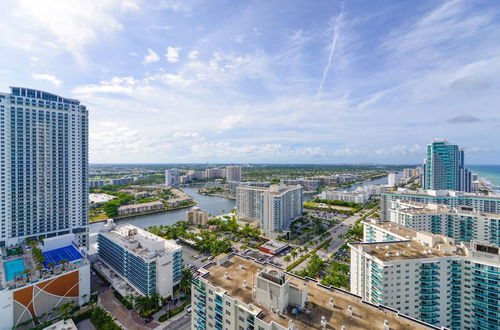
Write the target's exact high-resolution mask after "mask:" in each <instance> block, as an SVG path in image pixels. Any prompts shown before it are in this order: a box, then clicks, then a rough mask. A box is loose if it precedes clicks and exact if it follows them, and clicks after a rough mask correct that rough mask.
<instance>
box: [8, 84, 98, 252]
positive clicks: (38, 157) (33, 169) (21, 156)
mask: <svg viewBox="0 0 500 330" xmlns="http://www.w3.org/2000/svg"><path fill="white" fill-rule="evenodd" d="M10 89H11V92H10V93H0V122H1V123H0V126H1V132H0V149H1V150H2V152H1V154H0V164H1V166H0V177H1V179H0V181H1V188H0V213H1V218H0V246H10V245H13V244H18V243H20V242H22V241H23V240H24V239H25V238H27V237H39V236H42V237H53V236H58V235H65V234H69V233H72V234H75V235H76V240H77V242H78V244H79V245H87V244H88V111H87V108H86V107H85V106H84V105H82V104H80V102H79V101H77V100H73V99H69V98H64V97H61V96H58V95H54V94H50V93H47V92H43V91H40V90H34V89H28V88H20V87H11V88H10Z"/></svg>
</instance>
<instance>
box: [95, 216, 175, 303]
mask: <svg viewBox="0 0 500 330" xmlns="http://www.w3.org/2000/svg"><path fill="white" fill-rule="evenodd" d="M97 249H98V253H99V260H101V261H102V262H104V263H105V264H106V265H107V266H108V267H111V268H112V269H113V270H114V271H115V272H116V273H117V274H118V275H119V276H120V277H121V278H122V279H123V280H124V281H125V282H126V283H127V284H129V285H130V286H131V287H132V288H133V289H135V291H136V292H137V293H139V294H141V295H151V294H152V293H154V292H156V293H158V294H159V295H160V296H162V297H170V296H173V294H174V286H176V285H178V284H179V283H180V281H181V277H182V269H183V266H182V264H183V260H182V247H181V246H180V245H177V244H176V243H175V242H174V241H170V240H165V239H163V238H161V237H159V236H156V235H154V234H151V233H150V232H147V231H145V230H144V229H142V228H139V227H137V226H134V225H131V224H124V225H115V224H114V222H113V221H112V220H109V221H108V223H107V224H106V225H104V226H103V227H102V229H101V231H100V232H99V238H98V248H97ZM111 282H112V283H113V284H114V283H116V281H115V282H113V281H111Z"/></svg>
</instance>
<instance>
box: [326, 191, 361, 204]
mask: <svg viewBox="0 0 500 330" xmlns="http://www.w3.org/2000/svg"><path fill="white" fill-rule="evenodd" d="M319 197H320V198H321V199H328V200H332V201H344V202H347V203H351V202H354V203H360V204H363V203H366V202H367V201H368V199H369V198H370V195H369V194H368V193H367V192H365V191H341V190H327V191H323V192H321V194H319Z"/></svg>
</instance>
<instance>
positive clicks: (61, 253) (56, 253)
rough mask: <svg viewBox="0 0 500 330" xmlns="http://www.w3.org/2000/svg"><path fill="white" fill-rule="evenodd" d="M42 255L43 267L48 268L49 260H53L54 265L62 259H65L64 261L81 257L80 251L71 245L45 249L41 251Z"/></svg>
mask: <svg viewBox="0 0 500 330" xmlns="http://www.w3.org/2000/svg"><path fill="white" fill-rule="evenodd" d="M43 256H44V257H45V261H44V262H43V265H44V267H45V268H48V267H49V264H50V263H51V262H53V263H54V265H59V263H60V262H61V260H63V259H65V260H66V262H71V261H74V260H78V259H82V258H83V256H82V255H81V253H80V252H79V251H78V250H77V249H76V248H75V247H74V246H73V245H69V246H65V247H62V248H59V249H55V250H50V251H46V252H44V253H43Z"/></svg>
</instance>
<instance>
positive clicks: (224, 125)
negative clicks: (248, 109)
mask: <svg viewBox="0 0 500 330" xmlns="http://www.w3.org/2000/svg"><path fill="white" fill-rule="evenodd" d="M243 121H244V116H243V115H241V114H239V115H229V116H225V117H223V118H222V120H221V122H220V125H219V130H220V131H225V130H229V129H232V128H234V127H236V126H237V125H239V124H241V123H243ZM220 131H219V132H220Z"/></svg>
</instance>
